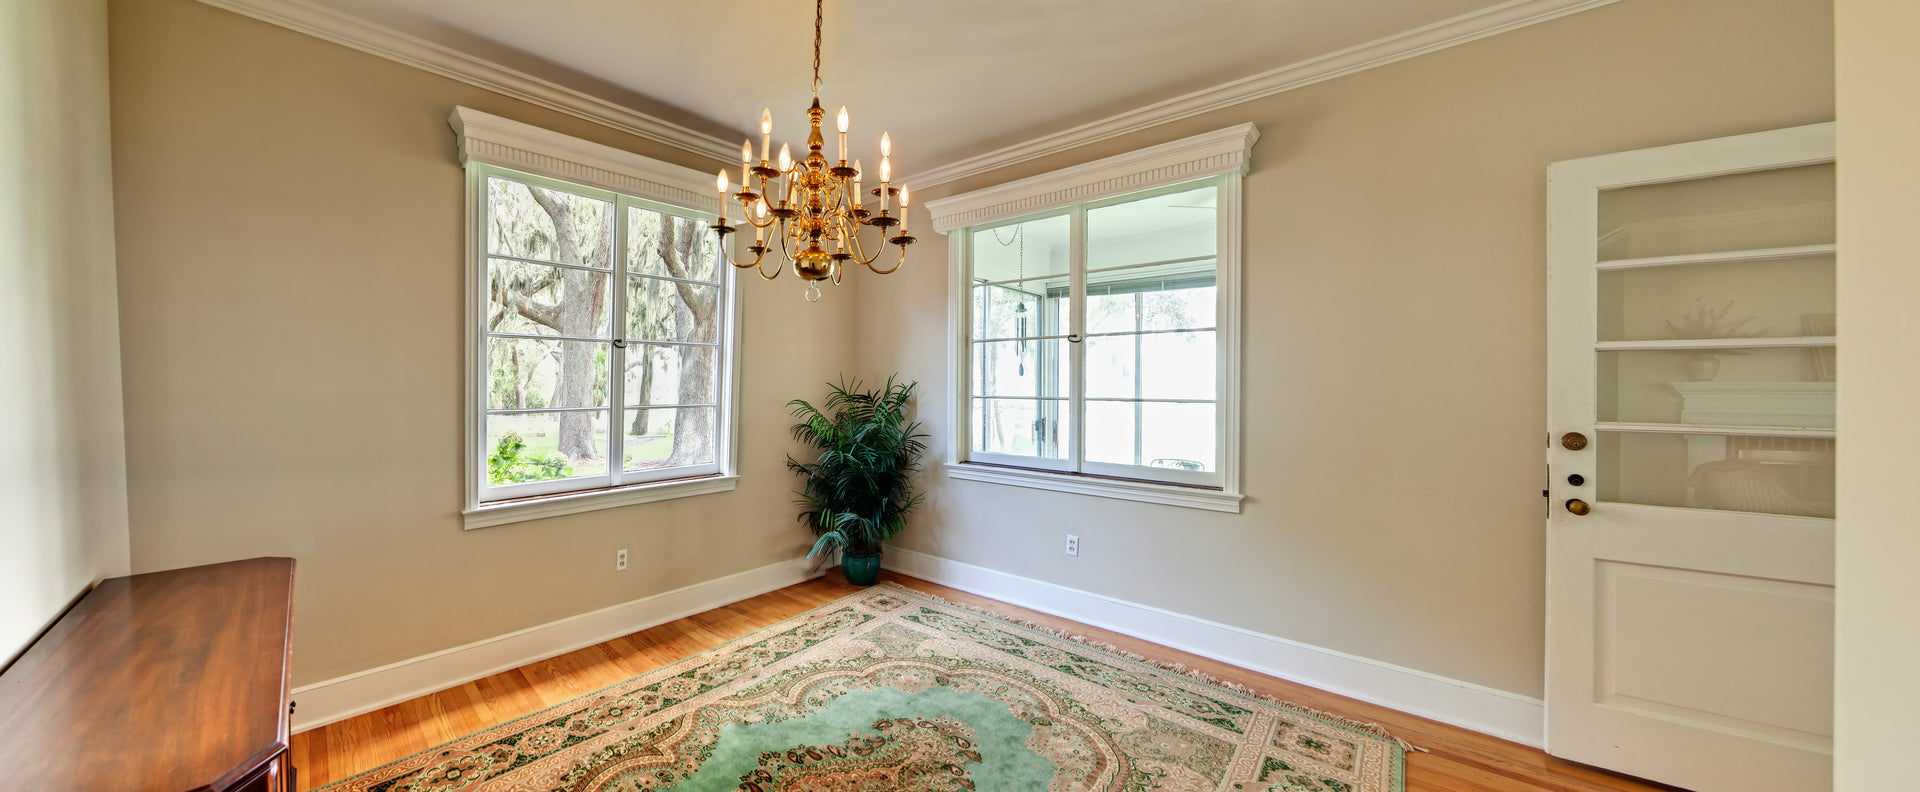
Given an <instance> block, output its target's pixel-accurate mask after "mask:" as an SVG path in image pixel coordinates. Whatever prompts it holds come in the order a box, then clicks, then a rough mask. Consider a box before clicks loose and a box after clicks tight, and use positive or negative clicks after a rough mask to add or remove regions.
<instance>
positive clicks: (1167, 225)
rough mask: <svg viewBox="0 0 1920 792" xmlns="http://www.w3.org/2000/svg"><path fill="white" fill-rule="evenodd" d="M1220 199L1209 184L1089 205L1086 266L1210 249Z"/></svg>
mask: <svg viewBox="0 0 1920 792" xmlns="http://www.w3.org/2000/svg"><path fill="white" fill-rule="evenodd" d="M1219 202H1220V188H1218V187H1216V186H1214V185H1211V184H1210V185H1207V186H1205V187H1199V188H1196V189H1192V190H1187V191H1185V192H1178V193H1172V194H1169V195H1160V196H1155V197H1152V198H1142V199H1140V200H1137V201H1128V202H1126V203H1120V204H1114V205H1112V206H1103V207H1100V208H1098V209H1089V210H1087V269H1088V270H1097V269H1104V268H1107V267H1119V266H1126V265H1129V264H1144V263H1147V262H1152V261H1169V260H1173V259H1186V258H1194V257H1210V256H1212V255H1214V252H1215V250H1216V249H1217V248H1218V246H1219V232H1218V228H1219V217H1220V209H1219Z"/></svg>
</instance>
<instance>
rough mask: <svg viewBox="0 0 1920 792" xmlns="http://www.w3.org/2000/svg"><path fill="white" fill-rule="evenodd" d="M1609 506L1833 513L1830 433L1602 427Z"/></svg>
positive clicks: (1602, 493) (1603, 490)
mask: <svg viewBox="0 0 1920 792" xmlns="http://www.w3.org/2000/svg"><path fill="white" fill-rule="evenodd" d="M1597 445H1598V446H1599V448H1598V451H1599V457H1598V460H1597V461H1598V464H1599V471H1598V473H1599V475H1598V476H1597V478H1598V481H1596V482H1595V483H1596V484H1597V485H1598V487H1599V489H1598V493H1597V494H1598V495H1599V497H1600V499H1601V500H1602V501H1607V502H1612V503H1642V504H1647V505H1649V506H1677V507H1682V508H1693V509H1719V510H1722V511H1739V512H1761V513H1765V514H1797V515H1803V516H1808V517H1832V516H1833V461H1834V443H1833V440H1832V438H1821V437H1757V436H1752V435H1721V434H1651V433H1638V432H1632V433H1629V432H1601V433H1600V437H1599V443H1598V444H1597Z"/></svg>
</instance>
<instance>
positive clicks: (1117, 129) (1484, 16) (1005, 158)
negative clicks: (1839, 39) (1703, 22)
mask: <svg viewBox="0 0 1920 792" xmlns="http://www.w3.org/2000/svg"><path fill="white" fill-rule="evenodd" d="M1614 2H1616V0H1510V2H1506V3H1502V4H1500V5H1496V6H1492V7H1490V8H1485V9H1481V10H1479V11H1474V12H1472V13H1467V14H1462V15H1460V16H1457V17H1453V18H1451V19H1445V20H1441V21H1439V22H1435V23H1433V24H1431V25H1426V26H1424V27H1418V28H1414V29H1412V30H1408V31H1405V32H1401V33H1396V34H1393V35H1391V36H1387V37H1385V38H1379V39H1375V40H1373V41H1369V42H1366V43H1364V44H1359V45H1356V46H1353V47H1348V48H1346V49H1343V50H1340V51H1338V52H1332V53H1328V54H1326V55H1322V56H1319V57H1316V58H1309V59H1307V60H1304V61H1300V62H1298V63H1293V64H1289V65H1286V66H1282V67H1280V68H1278V69H1274V70H1272V71H1266V72H1261V73H1259V74H1255V75H1253V76H1251V77H1243V78H1240V79H1238V80H1233V81H1230V82H1225V83H1221V84H1219V85H1215V86H1213V87H1211V88H1203V89H1200V90H1198V91H1194V92H1193V93H1190V94H1186V95H1184V96H1176V97H1174V98H1172V99H1168V100H1165V101H1162V102H1155V103H1153V104H1150V105H1147V106H1145V107H1141V108H1138V109H1135V110H1129V111H1127V112H1124V113H1120V114H1118V115H1113V116H1109V117H1107V118H1102V119H1100V120H1098V121H1093V122H1090V123H1086V124H1081V125H1080V126H1077V127H1074V128H1072V129H1067V130H1063V131H1060V132H1055V133H1052V134H1049V135H1042V136H1040V137H1037V138H1034V139H1032V140H1029V141H1026V142H1024V143H1016V144H1014V145H1011V146H1008V147H1006V148H1002V149H998V150H995V151H990V152H987V153H985V154H981V155H978V156H974V157H968V158H967V159H963V160H960V161H959V162H955V163H952V164H949V165H943V166H940V167H938V168H933V169H931V170H927V171H922V172H920V173H916V174H913V175H910V176H906V177H903V178H899V179H895V180H894V181H895V183H897V184H911V185H913V188H914V189H916V190H918V189H922V188H926V187H932V186H933V185H936V184H945V183H947V182H950V181H953V180H955V179H962V178H966V177H968V176H972V175H975V174H979V173H986V172H987V171H991V170H995V169H998V168H1004V167H1006V166H1008V165H1012V164H1014V163H1018V162H1025V161H1027V160H1031V159H1037V158H1040V157H1044V156H1047V155H1049V154H1057V153H1059V152H1062V151H1067V150H1069V149H1073V148H1078V147H1080V146H1084V145H1086V144H1088V143H1094V142H1097V141H1101V140H1106V139H1108V138H1114V137H1119V136H1121V135H1125V134H1127V133H1129V132H1138V131H1140V130H1142V129H1147V128H1150V127H1154V126H1158V125H1160V124H1164V123H1167V122H1169V121H1178V120H1180V119H1182V118H1190V117H1193V116H1197V115H1200V114H1201V113H1207V112H1211V111H1214V110H1219V109H1221V108H1223V107H1230V106H1232V105H1236V104H1240V103H1242V102H1248V101H1252V100H1254V99H1259V98H1262V97H1266V96H1272V95H1274V94H1277V93H1283V92H1286V91H1291V90H1293V89H1295V88H1301V87H1305V86H1308V85H1312V84H1314V83H1318V82H1325V81H1327V80H1331V79H1333V78H1335V77H1341V76H1344V75H1348V74H1353V73H1354V72H1359V71H1365V70H1367V69H1372V68H1375V67H1379V66H1385V65H1387V64H1389V63H1394V62H1397V61H1403V60H1406V59H1408V58H1413V57H1417V56H1420V55H1425V54H1427V53H1429V52H1434V51H1437V50H1443V49H1446V48H1448V47H1456V46H1459V45H1461V44H1466V43H1468V42H1472V41H1478V40H1480V39H1483V38H1487V37H1489V36H1497V35H1499V34H1501V33H1505V32H1507V31H1510V30H1516V29H1519V28H1523V27H1527V26H1528V25H1536V24H1539V23H1541V22H1546V21H1549V20H1553V19H1558V18H1560V17H1563V16H1567V15H1569V14H1577V13H1580V12H1581V11H1586V10H1589V9H1593V8H1599V7H1600V6H1604V5H1609V4H1611V3H1614Z"/></svg>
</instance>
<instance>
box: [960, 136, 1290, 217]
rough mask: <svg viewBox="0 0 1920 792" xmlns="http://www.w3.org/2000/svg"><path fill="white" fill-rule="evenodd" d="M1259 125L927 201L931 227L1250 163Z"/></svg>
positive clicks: (1134, 189)
mask: <svg viewBox="0 0 1920 792" xmlns="http://www.w3.org/2000/svg"><path fill="white" fill-rule="evenodd" d="M1259 139H1260V130H1257V129H1255V128H1254V127H1253V125H1252V124H1239V125H1236V126H1230V127H1227V128H1226V129H1221V130H1216V131H1213V132H1208V133H1205V134H1200V135H1194V136H1193V137H1189V138H1182V139H1180V140H1175V141H1172V142H1168V143H1162V144H1160V145H1157V146H1149V147H1147V148H1143V149H1140V150H1139V151H1130V152H1127V153H1125V154H1119V155H1116V156H1112V157H1107V158H1106V159H1100V160H1094V161H1093V162H1088V163H1084V164H1081V165H1075V166H1073V167H1071V168H1062V169H1060V170H1057V171H1053V172H1052V173H1043V174H1041V175H1039V176H1033V177H1029V178H1025V179H1021V180H1019V181H1013V182H1007V183H1006V184H998V185H994V186H992V187H987V188H984V189H979V190H974V191H973V192H969V193H961V194H959V195H950V196H947V197H945V198H936V199H934V200H931V201H928V202H927V211H929V212H932V213H933V228H934V230H935V231H938V232H940V233H942V234H945V233H947V232H949V231H952V230H954V229H956V228H965V227H967V226H970V225H977V224H980V223H988V222H992V221H994V220H1000V219H1004V218H1008V217H1018V216H1020V215H1023V214H1030V213H1033V212H1039V211H1044V210H1047V209H1053V208H1058V207H1061V206H1070V205H1072V204H1077V203H1085V202H1087V201H1097V200H1100V199H1101V198H1110V197H1112V196H1115V195H1122V194H1125V193H1130V192H1139V191H1141V190H1151V189H1153V188H1155V187H1164V186H1166V185H1169V184H1178V183H1180V182H1184V181H1192V180H1194V179H1204V178H1207V177H1208V176H1218V175H1220V174H1222V173H1233V172H1238V173H1239V174H1241V175H1242V176H1244V175H1246V173H1247V171H1248V170H1249V169H1250V168H1251V167H1252V163H1253V156H1252V155H1253V144H1254V142H1255V141H1257V140H1259Z"/></svg>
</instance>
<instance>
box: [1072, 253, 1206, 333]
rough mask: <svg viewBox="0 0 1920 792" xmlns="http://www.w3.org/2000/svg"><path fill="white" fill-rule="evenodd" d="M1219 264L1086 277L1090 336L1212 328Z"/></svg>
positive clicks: (1146, 269) (1140, 269)
mask: <svg viewBox="0 0 1920 792" xmlns="http://www.w3.org/2000/svg"><path fill="white" fill-rule="evenodd" d="M1214 266H1215V265H1214V261H1213V259H1207V260H1205V261H1195V262H1187V263H1183V264H1163V265H1160V266H1154V267H1138V268H1134V269H1124V270H1113V271H1110V272H1096V273H1093V274H1091V275H1088V276H1087V332H1089V333H1114V332H1126V331H1130V330H1187V329H1201V328H1207V329H1211V328H1212V327H1213V326H1214V323H1215V320H1216V316H1217V314H1218V308H1219V302H1218V299H1217V297H1216V295H1217V291H1216V290H1215V288H1214Z"/></svg>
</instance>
